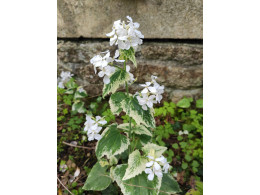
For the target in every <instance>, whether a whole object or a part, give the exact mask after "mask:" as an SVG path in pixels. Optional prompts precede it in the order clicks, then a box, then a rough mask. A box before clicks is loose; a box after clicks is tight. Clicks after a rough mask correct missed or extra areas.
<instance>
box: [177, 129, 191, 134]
mask: <svg viewBox="0 0 260 195" xmlns="http://www.w3.org/2000/svg"><path fill="white" fill-rule="evenodd" d="M188 134H189V132H188V131H187V130H184V131H179V135H188Z"/></svg>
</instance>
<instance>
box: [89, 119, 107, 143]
mask: <svg viewBox="0 0 260 195" xmlns="http://www.w3.org/2000/svg"><path fill="white" fill-rule="evenodd" d="M86 120H87V121H86V122H85V128H84V131H87V135H88V141H92V140H94V139H96V140H100V139H101V138H102V136H101V135H100V134H99V132H100V131H101V130H102V127H100V126H99V125H105V124H106V123H107V121H105V120H103V119H102V118H101V117H100V116H96V118H94V119H92V118H91V116H89V115H86Z"/></svg>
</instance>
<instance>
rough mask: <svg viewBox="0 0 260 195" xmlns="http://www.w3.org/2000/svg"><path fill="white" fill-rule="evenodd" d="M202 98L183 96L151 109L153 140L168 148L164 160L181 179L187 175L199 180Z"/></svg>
mask: <svg viewBox="0 0 260 195" xmlns="http://www.w3.org/2000/svg"><path fill="white" fill-rule="evenodd" d="M202 108H203V100H202V99H198V100H197V101H194V100H193V99H192V98H183V99H181V100H180V101H179V102H178V103H177V104H175V103H173V102H170V103H168V102H164V104H163V106H162V107H159V108H156V109H155V116H156V122H157V124H158V125H159V126H157V127H156V129H155V132H154V137H153V142H154V143H158V144H160V145H163V146H166V147H168V150H167V152H166V154H167V155H168V156H167V160H168V161H169V162H171V164H172V165H173V171H176V172H178V173H181V172H183V171H184V173H185V174H182V175H181V174H180V175H181V176H182V177H183V178H182V180H183V181H188V180H189V178H190V177H191V176H195V177H196V178H197V179H202V166H203V123H202V121H203V114H202Z"/></svg>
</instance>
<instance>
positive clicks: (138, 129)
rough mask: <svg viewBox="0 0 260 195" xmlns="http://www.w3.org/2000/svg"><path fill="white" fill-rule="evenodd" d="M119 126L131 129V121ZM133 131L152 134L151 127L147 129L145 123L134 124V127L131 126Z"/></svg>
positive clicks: (140, 133)
mask: <svg viewBox="0 0 260 195" xmlns="http://www.w3.org/2000/svg"><path fill="white" fill-rule="evenodd" d="M118 128H119V129H123V130H126V131H129V128H130V126H129V123H123V124H121V125H118ZM131 131H132V132H134V133H135V134H138V135H149V136H152V133H151V132H150V131H149V129H147V128H146V127H145V126H143V125H136V126H133V127H131Z"/></svg>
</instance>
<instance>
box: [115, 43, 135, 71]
mask: <svg viewBox="0 0 260 195" xmlns="http://www.w3.org/2000/svg"><path fill="white" fill-rule="evenodd" d="M125 58H126V59H129V60H130V61H132V62H133V64H134V65H135V67H137V63H136V59H135V50H134V48H133V47H130V49H128V50H126V49H120V58H119V59H120V60H124V59H125Z"/></svg>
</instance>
